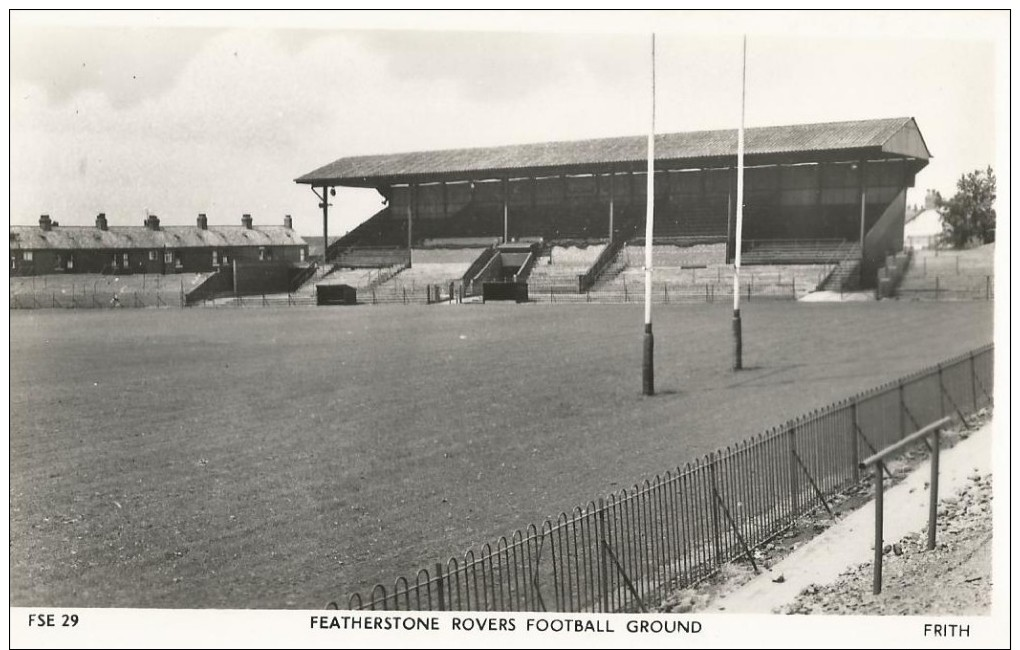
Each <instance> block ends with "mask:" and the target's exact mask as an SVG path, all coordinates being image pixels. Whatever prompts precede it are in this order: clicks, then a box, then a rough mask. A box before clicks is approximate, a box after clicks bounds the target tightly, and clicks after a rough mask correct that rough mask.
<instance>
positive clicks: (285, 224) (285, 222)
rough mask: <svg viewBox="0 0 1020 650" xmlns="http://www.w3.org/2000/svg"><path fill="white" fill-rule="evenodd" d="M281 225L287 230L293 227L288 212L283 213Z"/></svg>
mask: <svg viewBox="0 0 1020 650" xmlns="http://www.w3.org/2000/svg"><path fill="white" fill-rule="evenodd" d="M283 227H284V228H286V229H287V230H293V229H294V222H293V221H292V220H291V218H290V215H289V214H285V215H283Z"/></svg>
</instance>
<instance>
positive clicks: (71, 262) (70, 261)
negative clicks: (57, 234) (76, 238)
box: [67, 255, 74, 270]
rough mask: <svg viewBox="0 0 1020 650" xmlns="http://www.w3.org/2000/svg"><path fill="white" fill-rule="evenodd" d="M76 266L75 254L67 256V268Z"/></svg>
mask: <svg viewBox="0 0 1020 650" xmlns="http://www.w3.org/2000/svg"><path fill="white" fill-rule="evenodd" d="M73 268H74V255H68V256H67V269H68V270H71V269H73Z"/></svg>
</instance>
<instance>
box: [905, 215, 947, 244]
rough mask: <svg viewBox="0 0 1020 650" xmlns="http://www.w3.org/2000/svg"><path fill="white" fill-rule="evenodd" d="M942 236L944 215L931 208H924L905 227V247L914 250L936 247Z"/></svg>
mask: <svg viewBox="0 0 1020 650" xmlns="http://www.w3.org/2000/svg"><path fill="white" fill-rule="evenodd" d="M941 236H942V215H941V214H940V213H939V211H938V210H936V209H934V208H930V209H927V210H922V211H921V212H919V213H918V214H917V215H915V216H914V218H913V219H911V220H910V221H909V222H907V224H906V225H905V226H904V227H903V247H904V248H912V249H914V250H923V249H926V248H936V247H937V246H938V244H939V238H940V237H941Z"/></svg>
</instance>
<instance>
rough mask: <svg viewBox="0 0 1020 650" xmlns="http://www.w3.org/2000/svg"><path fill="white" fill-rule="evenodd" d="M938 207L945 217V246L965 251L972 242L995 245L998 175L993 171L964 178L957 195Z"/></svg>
mask: <svg viewBox="0 0 1020 650" xmlns="http://www.w3.org/2000/svg"><path fill="white" fill-rule="evenodd" d="M936 206H937V208H938V211H939V213H940V214H941V215H942V242H943V243H945V244H949V245H950V246H952V247H953V248H963V247H964V246H966V245H968V244H970V243H971V242H974V241H976V242H979V243H981V244H987V243H990V242H993V241H995V172H993V171H992V168H991V167H988V169H986V170H984V171H982V170H980V169H978V170H976V171H973V172H971V173H969V174H964V175H963V176H961V177H960V180H958V181H956V194H955V195H953V198H951V199H949V200H948V201H946V200H945V199H943V198H942V197H941V196H939V197H937V199H936Z"/></svg>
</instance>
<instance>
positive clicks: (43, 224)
mask: <svg viewBox="0 0 1020 650" xmlns="http://www.w3.org/2000/svg"><path fill="white" fill-rule="evenodd" d="M52 227H53V222H52V221H50V215H48V214H44V215H41V216H40V217H39V228H41V229H42V230H46V231H48V230H50V229H52Z"/></svg>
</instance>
